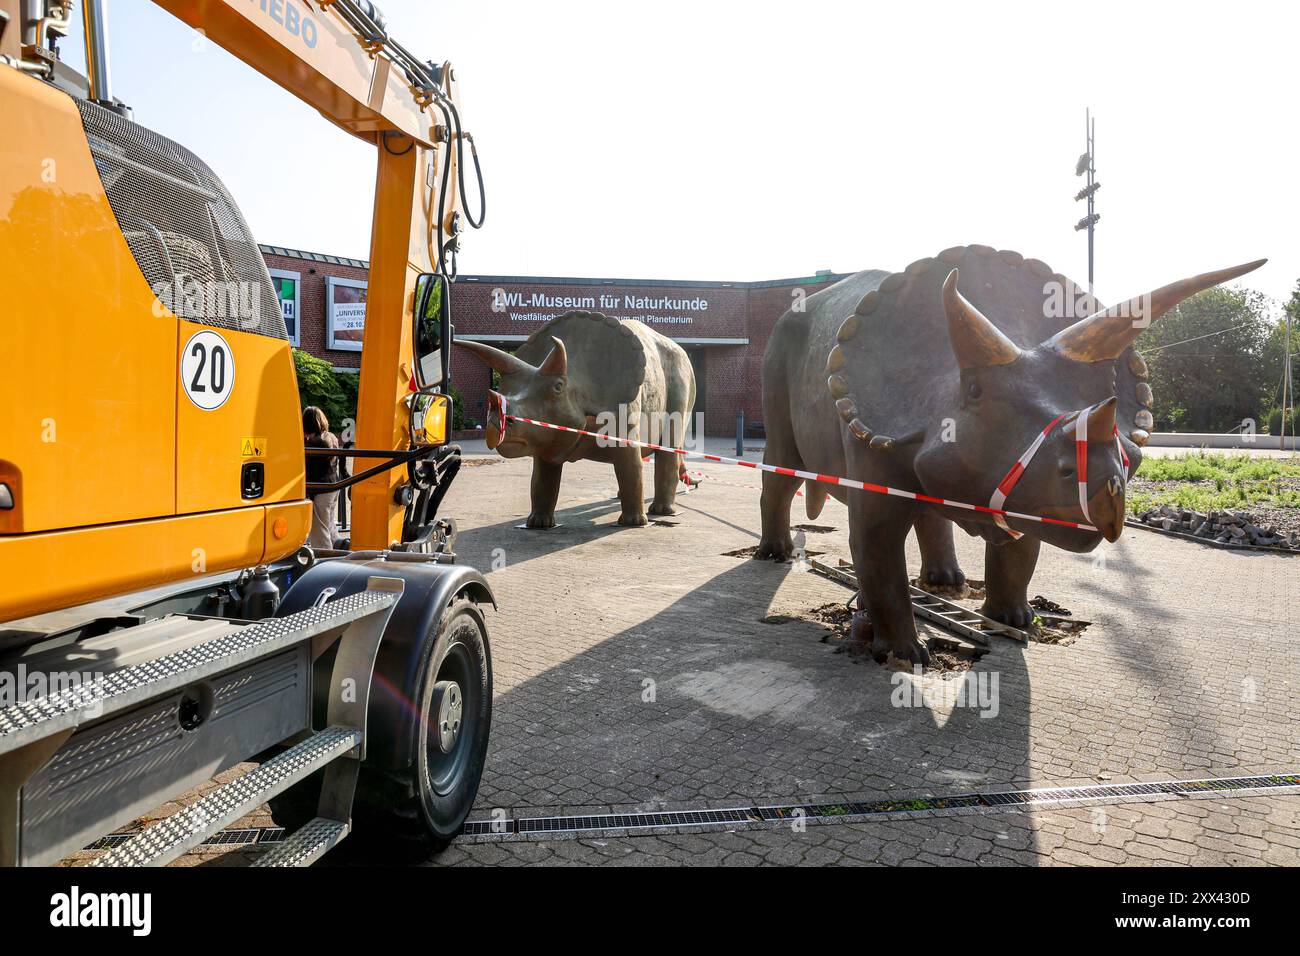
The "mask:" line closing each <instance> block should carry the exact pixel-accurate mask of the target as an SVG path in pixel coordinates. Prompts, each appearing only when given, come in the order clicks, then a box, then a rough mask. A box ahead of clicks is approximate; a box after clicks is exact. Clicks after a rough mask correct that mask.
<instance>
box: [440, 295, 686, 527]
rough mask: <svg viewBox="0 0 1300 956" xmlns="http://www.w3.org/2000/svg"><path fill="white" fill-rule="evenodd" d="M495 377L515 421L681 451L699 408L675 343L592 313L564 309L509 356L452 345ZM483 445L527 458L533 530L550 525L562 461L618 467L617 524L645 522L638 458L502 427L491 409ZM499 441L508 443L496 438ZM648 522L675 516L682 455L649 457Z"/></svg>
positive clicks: (543, 432)
mask: <svg viewBox="0 0 1300 956" xmlns="http://www.w3.org/2000/svg"><path fill="white" fill-rule="evenodd" d="M456 344H457V345H459V346H460V347H461V348H464V349H468V350H469V351H471V352H473V353H474V354H475V355H477V356H478V357H479V358H481V359H482V360H483V361H484V362H486V363H487V364H488V365H490V366H491V367H492V368H493V369H495V370H496V371H497V372H499V373H500V374H501V385H500V389H499V390H500V392H501V394H502V395H503V396H504V398H505V400H506V411H507V413H508V414H511V415H518V416H519V417H521V418H532V419H535V420H537V421H543V422H550V423H551V424H554V425H567V426H569V427H570V428H581V429H584V430H586V431H592V432H596V431H599V432H601V433H602V434H608V435H614V436H617V437H619V438H631V439H635V440H640V441H649V442H653V443H655V444H662V445H667V446H670V447H672V448H681V447H682V446H683V445H684V443H685V441H686V427H687V425H688V416H689V415H690V412H691V409H692V407H693V406H694V405H695V373H694V372H693V371H692V369H691V361H690V359H689V358H688V357H687V355H686V353H685V352H684V351H683V350H682V348H681V346H679V345H677V343H675V342H673V341H671V340H670V339H667V338H664V337H663V336H662V335H660V334H659V333H658V332H656V331H654V330H653V329H651V328H650V327H649V326H647V325H645V324H644V323H641V322H637V321H635V320H632V319H614V318H610V317H609V316H607V315H601V314H600V313H598V312H566V313H564V315H561V316H559V317H558V318H555V319H552V320H551V321H550V322H548V323H546V325H544V326H542V327H541V328H540V329H538V330H537V331H536V332H534V333H533V334H532V335H531V336H530V337H529V339H528V341H527V342H525V343H524V344H523V345H521V346H520V347H519V349H518V350H517V351H516V352H515V353H514V354H513V355H511V354H510V353H508V352H503V351H501V350H500V349H495V348H493V347H492V346H490V345H484V344H483V343H481V342H465V341H460V340H457V342H456ZM485 431H486V435H485V437H486V438H487V443H488V447H489V448H495V449H496V450H497V451H498V452H500V453H501V455H502V456H503V457H505V458H522V457H524V456H526V455H531V456H532V458H533V481H532V511H531V513H530V514H529V515H528V522H527V526H528V527H529V528H550V527H553V526H554V525H555V502H556V499H557V498H558V497H559V494H560V474H561V472H562V470H563V468H564V463H565V462H566V461H578V460H579V459H582V458H589V459H591V460H593V461H603V462H608V463H610V464H612V465H613V466H614V475H615V477H616V478H617V480H618V497H619V501H620V502H621V504H622V508H623V511H622V514H620V515H619V519H618V523H619V524H621V525H644V524H646V521H647V519H646V507H645V498H644V494H643V491H642V486H641V455H642V453H641V451H640V449H637V448H635V447H629V446H620V445H617V444H614V443H609V442H601V441H599V440H597V439H595V438H591V437H589V436H585V435H575V434H573V433H572V432H564V431H556V430H554V429H549V428H543V427H541V426H538V425H529V424H525V423H521V422H514V421H511V422H508V423H507V422H502V421H501V419H500V414H499V411H498V410H496V409H493V410H492V411H491V412H490V414H489V416H488V423H487V428H486V430H485ZM503 434H504V437H502V436H503ZM654 455H655V494H654V500H653V501H652V502H651V504H650V512H649V513H650V514H651V515H671V514H675V511H674V510H673V502H674V501H675V499H676V497H677V480H678V476H679V474H680V473H681V470H682V464H681V456H680V455H676V454H673V453H672V452H664V451H661V452H655V453H654Z"/></svg>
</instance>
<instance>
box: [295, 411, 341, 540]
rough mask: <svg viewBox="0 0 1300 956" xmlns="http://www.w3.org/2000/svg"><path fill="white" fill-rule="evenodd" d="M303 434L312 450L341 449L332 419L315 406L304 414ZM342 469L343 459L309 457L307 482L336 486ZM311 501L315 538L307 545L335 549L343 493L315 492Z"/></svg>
mask: <svg viewBox="0 0 1300 956" xmlns="http://www.w3.org/2000/svg"><path fill="white" fill-rule="evenodd" d="M302 432H303V436H304V438H305V439H306V445H307V447H308V448H338V447H339V440H338V438H337V436H335V435H334V433H333V432H331V431H330V422H329V419H328V418H326V417H325V413H324V412H323V411H321V410H320V409H319V408H317V407H316V406H315V405H308V406H307V407H306V408H304V409H303V410H302ZM341 474H342V469H341V468H340V467H339V459H338V458H337V457H336V456H334V455H328V456H327V455H308V456H307V481H308V482H319V483H322V484H324V483H332V482H336V481H339V480H340V475H341ZM308 497H309V498H311V535H310V536H309V537H308V538H307V543H308V544H310V545H311V546H312V547H313V548H315V549H316V550H317V551H319V550H321V549H322V548H324V549H333V547H334V526H335V524H336V519H337V515H338V504H339V493H338V492H337V491H314V492H310V493H309V494H308Z"/></svg>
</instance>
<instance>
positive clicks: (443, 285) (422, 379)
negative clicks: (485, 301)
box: [411, 272, 452, 392]
mask: <svg viewBox="0 0 1300 956" xmlns="http://www.w3.org/2000/svg"><path fill="white" fill-rule="evenodd" d="M412 333H413V334H412V337H411V341H412V347H413V350H414V353H415V354H414V356H413V358H414V359H415V362H414V365H415V384H416V385H417V386H418V387H419V389H420V390H421V391H425V390H427V389H431V388H438V389H441V390H442V391H444V392H445V391H447V390H448V389H449V388H450V387H451V348H450V346H451V335H452V331H451V286H450V284H449V283H448V282H447V277H446V276H442V275H434V274H433V273H428V272H426V273H424V274H422V275H421V276H420V277H419V278H418V279H416V280H415V315H414V328H413V329H412Z"/></svg>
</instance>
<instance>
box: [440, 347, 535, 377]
mask: <svg viewBox="0 0 1300 956" xmlns="http://www.w3.org/2000/svg"><path fill="white" fill-rule="evenodd" d="M455 342H456V344H457V345H459V346H460V347H461V348H463V349H465V351H467V352H473V353H474V354H475V355H477V356H478V357H479V358H481V359H482V360H483V361H484V362H486V363H487V365H488V367H489V368H493V369H495V370H496V371H498V372H500V373H501V374H502V375H515V374H518V373H519V372H536V371H537V369H535V368H533V367H532V366H531V365H529V364H528V363H527V362H525V361H524V360H523V359H520V358H515V357H514V356H513V355H511V354H510V353H509V352H503V351H501V350H500V349H497V348H493V347H492V346H490V345H485V344H484V343H482V342H466V341H465V340H464V339H456V340H455ZM548 361H549V359H548Z"/></svg>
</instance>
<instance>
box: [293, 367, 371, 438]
mask: <svg viewBox="0 0 1300 956" xmlns="http://www.w3.org/2000/svg"><path fill="white" fill-rule="evenodd" d="M293 367H294V371H295V372H296V373H297V375H298V398H299V401H300V402H301V404H302V407H303V408H306V407H307V406H308V405H315V406H316V407H317V408H319V409H320V410H321V411H323V412H324V413H325V417H326V418H328V419H329V420H330V430H331V431H333V432H334V433H335V434H338V433H339V432H341V431H342V430H343V423H344V421H345V420H346V419H349V418H350V419H352V420H354V421H355V420H356V417H357V386H358V381H359V376H358V375H356V374H355V373H350V372H343V373H339V372H335V371H334V368H333V366H331V365H330V363H329V362H326V361H325V360H324V359H318V358H316V357H315V356H314V355H311V354H309V353H307V352H304V351H302V349H294V350H293Z"/></svg>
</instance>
